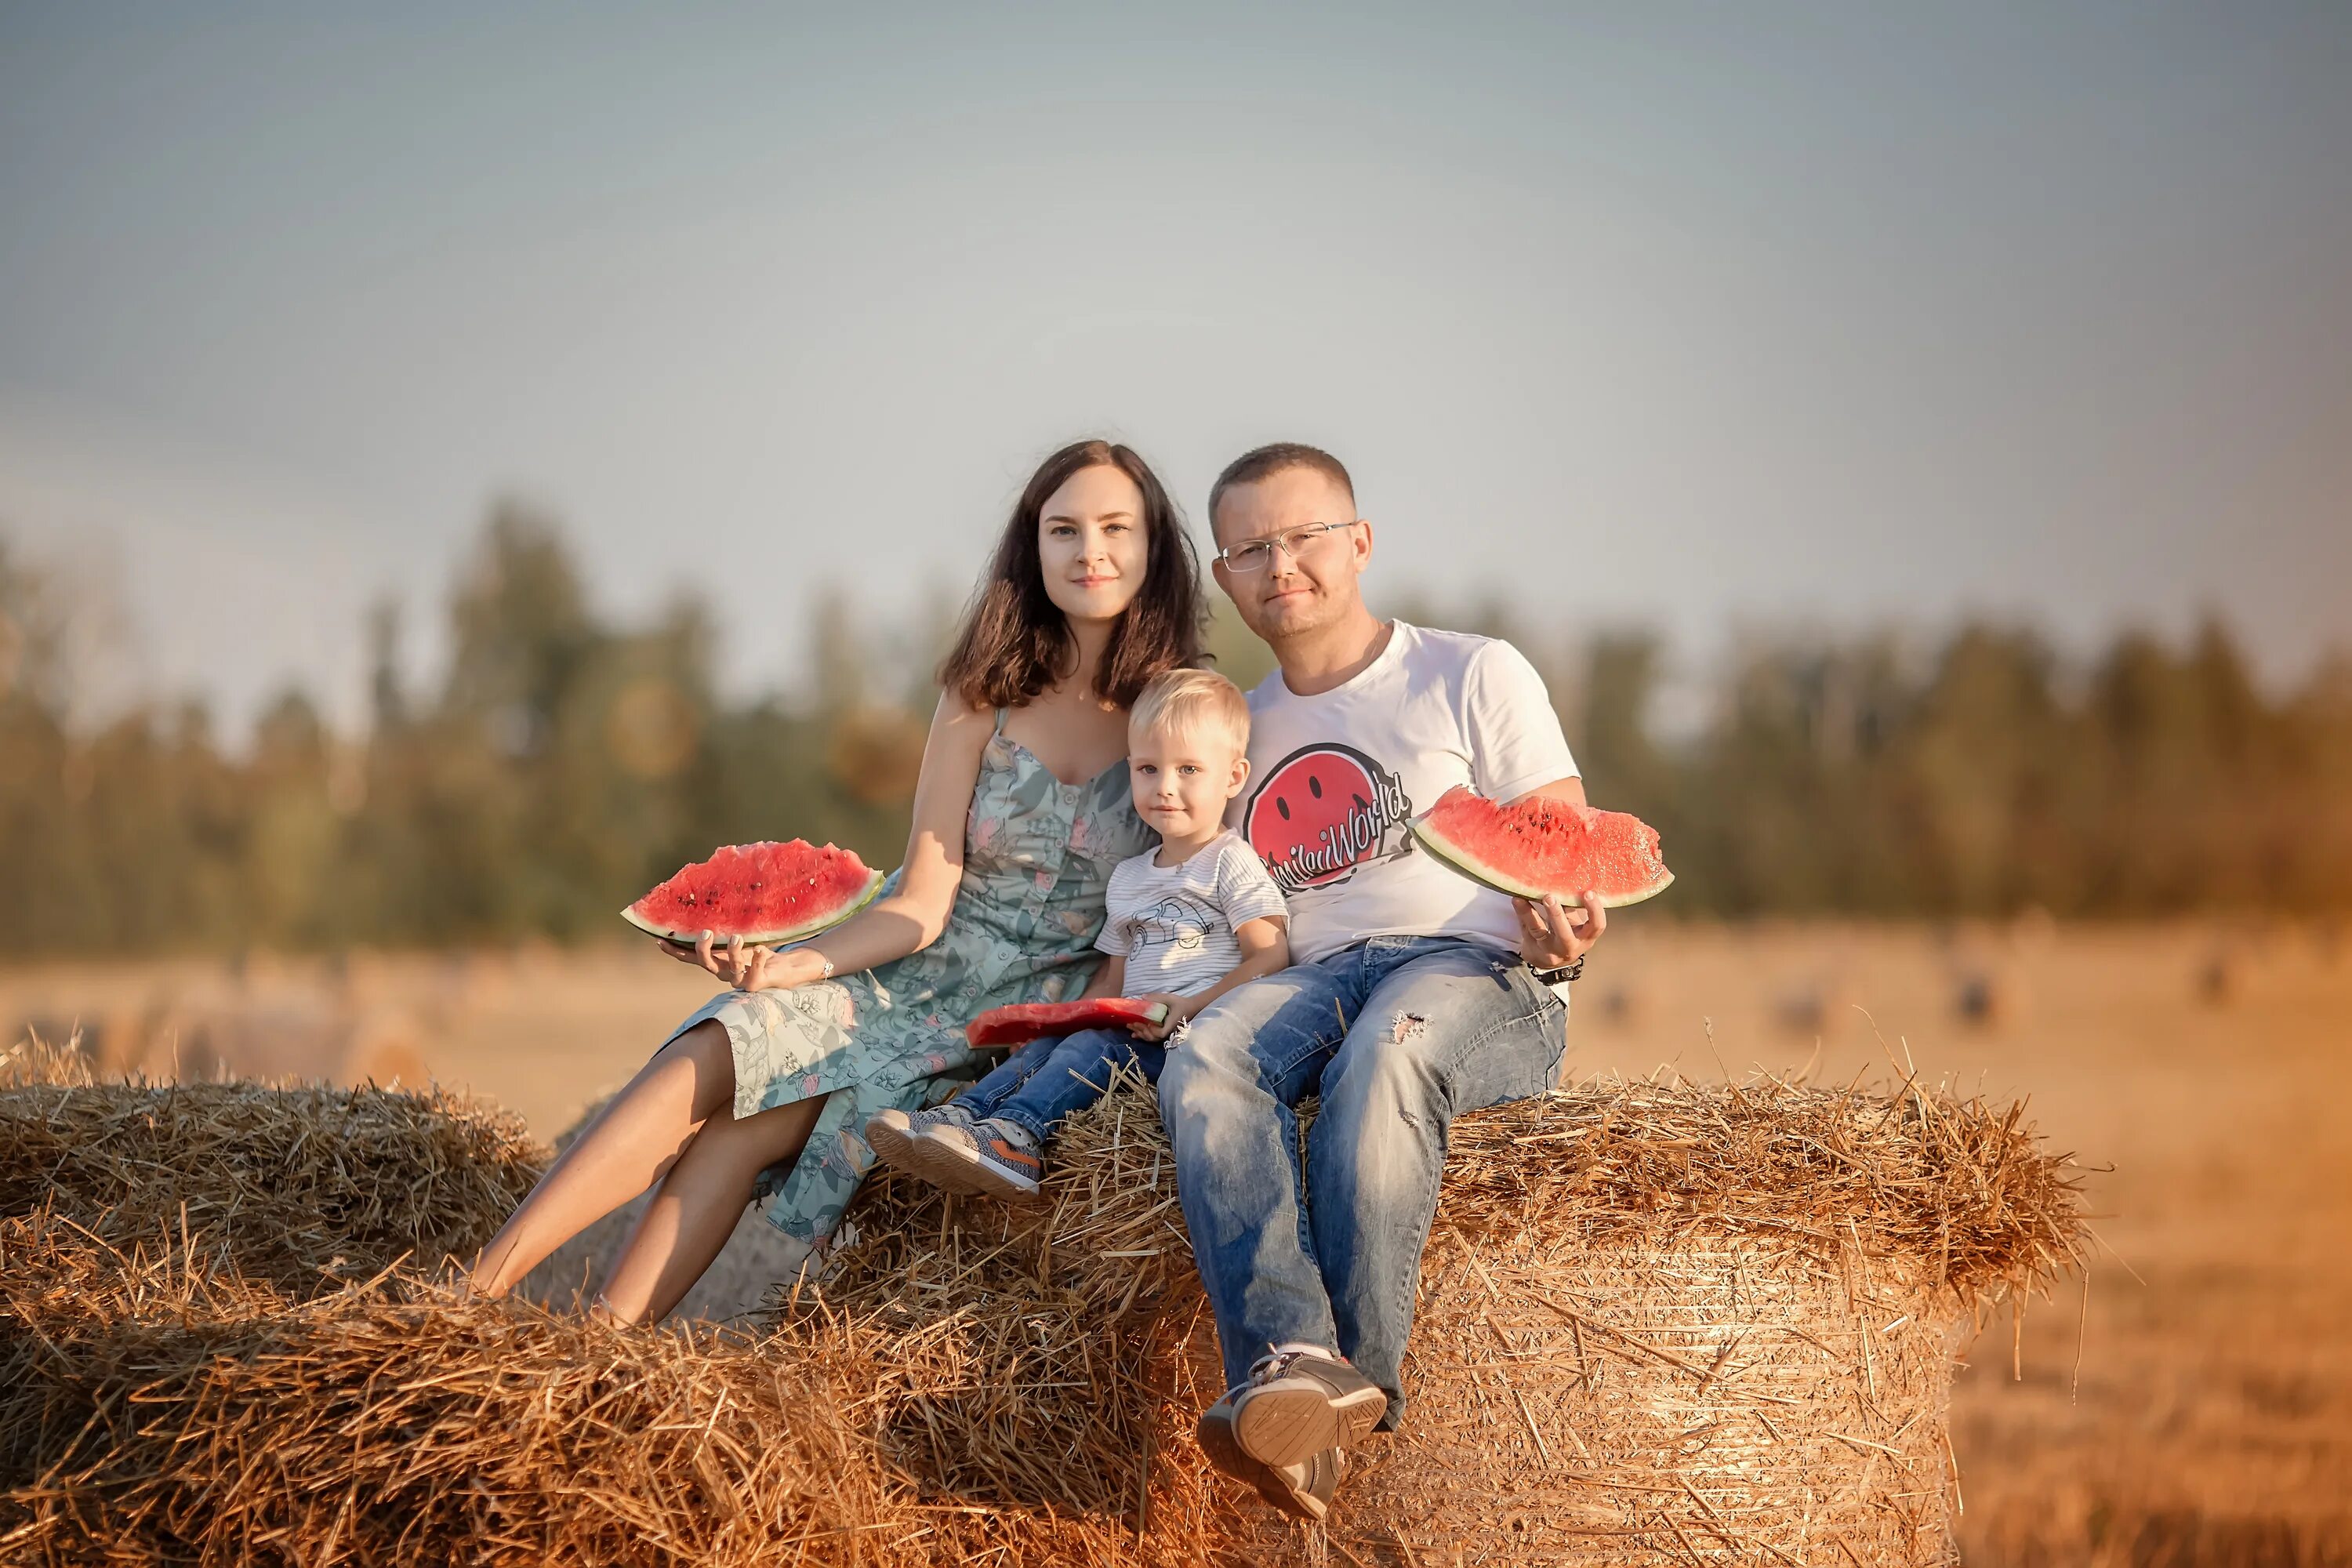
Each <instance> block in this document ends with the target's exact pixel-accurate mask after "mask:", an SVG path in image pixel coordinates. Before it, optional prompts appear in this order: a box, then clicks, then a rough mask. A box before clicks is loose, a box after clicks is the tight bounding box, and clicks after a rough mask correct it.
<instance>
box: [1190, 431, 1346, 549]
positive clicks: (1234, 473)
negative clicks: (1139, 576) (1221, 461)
mask: <svg viewBox="0 0 2352 1568" xmlns="http://www.w3.org/2000/svg"><path fill="white" fill-rule="evenodd" d="M1285 468H1312V469H1314V470H1315V471H1316V472H1317V473H1318V474H1320V475H1322V476H1323V477H1324V478H1325V479H1329V480H1330V481H1331V482H1332V483H1333V484H1335V485H1338V486H1339V488H1340V489H1343V490H1346V491H1347V492H1348V504H1349V506H1351V507H1352V506H1353V505H1355V504H1356V481H1355V480H1353V479H1349V477H1348V466H1347V465H1346V464H1345V463H1342V462H1341V461H1339V458H1335V457H1333V456H1332V455H1331V454H1330V453H1328V452H1327V451H1325V450H1324V449H1323V448H1322V447H1309V446H1307V445H1306V444H1305V443H1304V442H1300V441H1276V442H1274V443H1272V444H1271V445H1269V446H1265V447H1253V448H1252V449H1250V450H1249V451H1246V452H1244V453H1243V454H1242V455H1241V456H1240V457H1238V458H1234V460H1233V461H1232V462H1230V463H1227V464H1226V465H1225V471H1224V472H1223V473H1222V474H1219V475H1218V476H1217V482H1216V483H1215V484H1213V485H1211V486H1210V487H1209V531H1210V532H1211V533H1214V532H1215V531H1216V528H1217V503H1218V502H1219V501H1221V500H1224V499H1225V492H1226V491H1227V490H1229V489H1233V488H1234V486H1235V485H1254V484H1255V483H1257V482H1258V481H1259V480H1260V479H1272V478H1273V477H1274V476H1275V475H1276V474H1278V473H1281V472H1282V471H1283V470H1284V469H1285ZM1328 521H1333V522H1339V521H1354V520H1353V519H1346V520H1342V519H1339V518H1332V519H1330V520H1328Z"/></svg>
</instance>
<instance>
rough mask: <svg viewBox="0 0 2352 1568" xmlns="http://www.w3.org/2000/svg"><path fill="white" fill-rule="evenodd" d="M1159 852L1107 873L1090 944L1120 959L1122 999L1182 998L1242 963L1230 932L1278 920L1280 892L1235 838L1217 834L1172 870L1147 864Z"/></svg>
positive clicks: (1282, 915)
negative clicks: (1097, 928)
mask: <svg viewBox="0 0 2352 1568" xmlns="http://www.w3.org/2000/svg"><path fill="white" fill-rule="evenodd" d="M1158 854H1159V851H1157V850H1154V851H1152V852H1151V853H1150V854H1148V855H1138V856H1136V857H1135V858H1133V859H1131V860H1122V861H1120V862H1119V863H1118V865H1117V866H1114V867H1113V868H1111V873H1110V886H1109V887H1108V889H1107V890H1106V892H1105V895H1104V903H1105V905H1106V907H1107V911H1108V912H1107V918H1106V919H1105V920H1104V921H1103V929H1102V935H1101V936H1099V937H1097V939H1096V940H1095V945H1096V946H1097V947H1098V948H1100V949H1101V950H1102V951H1103V952H1108V953H1110V954H1113V955H1114V956H1116V957H1120V958H1124V959H1126V960H1127V983H1126V984H1125V986H1124V987H1123V988H1122V989H1124V990H1125V991H1126V993H1127V994H1129V995H1130V996H1142V995H1147V994H1150V993H1152V992H1155V991H1159V992H1166V993H1168V994H1171V995H1176V996H1189V995H1191V994H1192V993H1193V992H1195V991H1201V990H1205V989H1206V988H1208V987H1209V986H1212V985H1214V984H1216V983H1217V982H1218V981H1220V980H1223V978H1224V977H1225V976H1226V975H1227V974H1229V973H1232V972H1233V969H1234V965H1235V964H1237V963H1241V961H1242V948H1241V943H1240V942H1238V941H1236V940H1235V939H1234V927H1236V926H1242V925H1246V924H1248V923H1249V922H1250V921H1255V920H1266V919H1274V920H1282V919H1284V918H1285V911H1284V910H1283V903H1282V894H1281V892H1280V891H1279V890H1278V889H1276V887H1275V885H1274V879H1273V878H1272V877H1269V876H1267V875H1266V871H1265V862H1263V861H1261V860H1260V859H1259V858H1257V857H1256V856H1255V854H1253V853H1251V851H1250V847H1249V846H1248V845H1246V844H1244V843H1243V842H1242V840H1241V837H1240V836H1239V835H1237V834H1234V833H1231V832H1226V833H1221V834H1219V835H1218V836H1217V837H1215V838H1213V839H1211V840H1210V841H1209V842H1208V843H1207V844H1205V845H1203V846H1202V847H1201V848H1199V849H1198V850H1195V851H1194V852H1193V853H1192V855H1191V856H1189V857H1188V858H1185V859H1184V860H1183V861H1182V862H1181V863H1180V864H1178V865H1174V866H1160V865H1155V864H1153V861H1154V860H1155V859H1156V858H1157V857H1158Z"/></svg>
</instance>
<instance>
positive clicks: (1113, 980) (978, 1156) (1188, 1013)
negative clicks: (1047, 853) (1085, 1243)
mask: <svg viewBox="0 0 2352 1568" xmlns="http://www.w3.org/2000/svg"><path fill="white" fill-rule="evenodd" d="M1127 737H1128V739H1127V745H1128V757H1127V767H1128V777H1129V784H1130V786H1131V787H1132V789H1133V790H1134V793H1135V809H1136V810H1137V812H1138V813H1139V814H1140V815H1141V816H1142V817H1143V820H1144V822H1145V824H1146V825H1147V826H1150V827H1151V828H1152V829H1154V830H1155V831H1156V832H1158V833H1159V835H1160V848H1159V850H1158V852H1157V853H1153V854H1146V855H1138V856H1137V857H1135V858H1133V859H1131V860H1122V861H1120V862H1119V864H1118V866H1116V867H1114V868H1112V870H1111V874H1110V886H1109V889H1108V892H1107V894H1106V896H1105V903H1106V905H1107V907H1108V918H1107V919H1106V920H1105V921H1104V922H1103V929H1102V934H1101V936H1100V937H1098V938H1097V940H1096V942H1095V945H1096V946H1097V947H1098V948H1100V949H1101V950H1102V951H1103V952H1106V953H1108V955H1109V956H1108V958H1107V959H1106V960H1105V961H1104V963H1103V966H1102V968H1101V969H1100V970H1099V971H1098V972H1097V973H1096V975H1095V977H1094V980H1093V983H1092V984H1089V985H1087V989H1086V994H1087V996H1133V997H1136V998H1139V999H1140V1000H1143V1001H1149V1002H1157V1003H1160V1005H1163V1006H1165V1007H1166V1008H1167V1009H1168V1014H1167V1016H1166V1018H1165V1019H1163V1020H1162V1021H1161V1022H1160V1023H1158V1024H1134V1025H1130V1026H1127V1027H1126V1028H1121V1029H1087V1030H1082V1031H1081V1032H1079V1033H1077V1034H1075V1035H1066V1036H1064V1037H1060V1038H1058V1039H1054V1038H1047V1039H1038V1040H1032V1041H1030V1042H1029V1043H1028V1044H1027V1045H1025V1046H1023V1047H1021V1048H1020V1049H1018V1050H1016V1051H1014V1052H1013V1054H1012V1055H1011V1056H1010V1057H1007V1058H1005V1059H1004V1060H1003V1062H1002V1063H1000V1064H998V1066H997V1068H996V1070H995V1071H993V1072H992V1073H990V1074H989V1075H988V1076H987V1077H986V1078H984V1079H981V1080H980V1081H979V1082H978V1083H976V1084H974V1085H972V1087H971V1088H970V1089H966V1090H965V1091H964V1092H963V1093H962V1094H961V1096H959V1097H957V1098H956V1099H954V1100H950V1101H949V1102H948V1103H947V1104H945V1105H941V1106H939V1107H937V1108H936V1109H933V1110H922V1111H917V1112H915V1113H913V1114H911V1115H910V1114H908V1112H906V1111H903V1110H886V1111H883V1112H882V1113H881V1114H880V1115H878V1116H876V1117H874V1118H873V1119H872V1120H870V1121H867V1122H866V1142H867V1143H869V1144H871V1145H872V1146H873V1149H874V1152H875V1153H876V1155H877V1156H878V1157H879V1158H880V1159H881V1160H883V1161H884V1162H885V1163H888V1164H892V1165H897V1166H898V1167H899V1168H901V1169H902V1170H906V1171H909V1172H912V1173H914V1174H916V1175H919V1176H921V1177H922V1178H923V1179H924V1180H926V1181H929V1182H933V1183H936V1184H938V1185H940V1186H942V1187H945V1188H947V1189H948V1190H949V1191H950V1192H959V1193H985V1194H990V1195H992V1196H995V1197H1003V1198H1017V1197H1026V1196H1029V1195H1031V1194H1034V1193H1035V1192H1036V1191H1037V1179H1038V1177H1039V1176H1040V1175H1042V1174H1043V1173H1044V1172H1045V1162H1044V1160H1043V1158H1042V1157H1041V1151H1042V1150H1043V1148H1044V1146H1045V1140H1046V1139H1047V1138H1049V1137H1051V1136H1052V1135H1053V1131H1054V1129H1055V1126H1056V1125H1058V1124H1059V1123H1060V1121H1061V1120H1062V1118H1064V1117H1065V1116H1067V1115H1068V1114H1069V1113H1070V1112H1071V1111H1073V1110H1078V1109H1079V1108H1081V1107H1083V1106H1087V1105H1091V1104H1093V1103H1094V1102H1095V1101H1096V1100H1099V1099H1100V1098H1102V1095H1103V1091H1104V1090H1105V1089H1108V1087H1109V1084H1110V1077H1111V1073H1112V1071H1113V1070H1114V1069H1115V1068H1118V1066H1119V1065H1121V1064H1122V1063H1133V1064H1135V1065H1137V1066H1138V1067H1139V1068H1142V1070H1143V1074H1144V1076H1145V1077H1146V1078H1149V1079H1151V1080H1152V1081H1154V1082H1155V1083H1156V1082H1158V1081H1159V1079H1160V1067H1161V1066H1162V1064H1163V1063H1164V1062H1165V1061H1166V1060H1167V1055H1166V1050H1165V1049H1164V1048H1163V1047H1161V1046H1160V1042H1161V1041H1163V1040H1167V1039H1169V1037H1171V1035H1174V1034H1175V1033H1176V1032H1177V1031H1179V1030H1180V1029H1181V1028H1182V1027H1183V1026H1184V1025H1185V1024H1186V1023H1188V1022H1190V1021H1191V1019H1192V1016H1193V1015H1194V1014H1195V1013H1198V1012H1199V1011H1200V1010H1201V1009H1202V1008H1203V1007H1205V1006H1207V1005H1209V1004H1210V1003H1211V1002H1212V1001H1213V1000H1214V999H1215V998H1217V997H1219V996H1222V995H1223V994H1225V993H1226V992H1228V991H1230V990H1232V989H1233V988H1234V986H1236V985H1239V984H1242V983H1243V982H1244V981H1245V980H1255V979H1256V978H1257V977H1258V976H1259V975H1261V974H1271V973H1274V972H1275V971H1276V970H1277V969H1283V968H1286V967H1288V965H1289V963H1290V943H1289V941H1288V938H1287V936H1286V925H1287V923H1288V921H1287V918H1286V915H1285V914H1284V911H1283V904H1282V894H1281V893H1280V892H1279V891H1278V890H1277V889H1276V888H1275V885H1274V879H1272V878H1270V877H1268V876H1267V875H1266V872H1265V865H1264V864H1263V863H1262V862H1261V861H1260V860H1259V859H1258V858H1257V857H1256V856H1255V855H1254V854H1252V853H1251V852H1250V848H1249V847H1248V846H1247V845H1246V844H1244V843H1243V842H1242V840H1241V839H1240V837H1238V836H1236V835H1234V834H1233V833H1231V832H1228V831H1227V830H1226V829H1225V827H1224V826H1223V824H1224V816H1225V805H1226V803H1227V802H1228V801H1230V800H1232V799H1233V798H1234V796H1235V795H1239V794H1240V793H1241V791H1242V786H1243V784H1244V783H1245V782H1246V781H1247V780H1248V777H1249V762H1248V759H1247V758H1246V756H1245V755H1244V752H1246V751H1247V749H1248V746H1249V703H1248V701H1247V700H1245V699H1244V697H1243V696H1242V694H1241V691H1240V690H1239V689H1238V688H1236V687H1235V686H1234V683H1233V682H1232V681H1230V680H1227V679H1225V678H1224V677H1223V676H1222V675H1218V674H1215V673H1213V671H1210V670H1205V669H1176V670H1171V671H1169V672H1168V673H1167V674H1165V675H1162V676H1160V678H1159V679H1156V680H1154V681H1152V682H1151V684H1150V685H1149V686H1147V687H1145V688H1144V689H1143V694H1142V695H1141V696H1140V697H1139V698H1137V699H1136V702H1135V709H1134V711H1133V712H1132V713H1131V714H1129V718H1128V725H1127ZM1136 1040H1141V1041H1143V1042H1145V1044H1144V1045H1143V1046H1142V1047H1141V1048H1140V1049H1139V1048H1138V1047H1137V1046H1136V1044H1135V1041H1136ZM1173 1043H1174V1044H1175V1045H1177V1046H1181V1043H1182V1042H1181V1040H1178V1041H1175V1042H1173Z"/></svg>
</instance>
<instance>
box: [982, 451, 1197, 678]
mask: <svg viewBox="0 0 2352 1568" xmlns="http://www.w3.org/2000/svg"><path fill="white" fill-rule="evenodd" d="M1098 467H1101V468H1117V469H1118V471H1119V472H1120V473H1123V474H1125V475H1126V476H1127V477H1128V478H1129V479H1133V480H1134V481H1135V488H1136V489H1139V490H1140V491H1142V492H1143V519H1142V521H1143V539H1144V545H1145V548H1146V552H1147V564H1146V565H1145V567H1144V573H1143V586H1142V588H1141V589H1140V590H1139V591H1138V593H1137V594H1136V595H1135V597H1134V599H1133V600H1132V601H1130V602H1129V605H1128V606H1127V608H1126V610H1125V611H1124V612H1122V613H1121V614H1120V616H1119V617H1118V623H1117V624H1116V625H1115V626H1112V627H1111V633H1110V641H1109V643H1108V645H1107V646H1106V647H1104V649H1103V656H1102V665H1101V668H1098V669H1097V670H1096V671H1095V691H1096V693H1097V695H1099V696H1100V697H1102V698H1103V699H1104V700H1106V701H1109V702H1115V703H1117V704H1118V706H1120V707H1121V708H1131V707H1133V706H1134V705H1135V699H1136V697H1137V695H1138V694H1139V693H1140V692H1141V691H1142V690H1143V688H1144V685H1145V683H1146V682H1148V681H1149V680H1150V679H1151V678H1152V677H1153V676H1155V675H1158V674H1159V673H1160V671H1161V670H1164V669H1173V668H1177V667H1178V666H1180V665H1192V664H1197V663H1199V662H1200V659H1201V623H1202V619H1203V618H1204V617H1205V616H1206V614H1207V607H1206V606H1205V605H1202V602H1201V567H1200V563H1199V561H1198V559H1197V558H1196V557H1195V556H1194V555H1193V553H1192V539H1191V538H1190V537H1189V536H1188V535H1187V534H1186V533H1185V531H1184V521H1183V519H1182V518H1181V516H1179V515H1178V513H1177V510H1176V503H1175V502H1174V501H1172V500H1169V499H1168V491H1167V489H1166V487H1164V486H1162V485H1161V484H1160V476H1159V475H1157V474H1155V473H1153V472H1152V471H1151V467H1150V464H1148V463H1146V462H1145V461H1144V460H1143V459H1142V458H1139V457H1138V456H1136V454H1135V452H1134V450H1133V449H1132V448H1130V447H1124V446H1121V445H1119V444H1118V442H1115V441H1075V442H1072V443H1071V444H1070V445H1069V446H1066V447H1063V448H1062V449H1061V450H1060V451H1058V452H1056V453H1055V454H1054V455H1053V456H1052V457H1050V458H1046V459H1045V461H1044V462H1043V463H1041V464H1039V465H1038V467H1037V471H1036V472H1035V473H1034V474H1033V475H1031V476H1030V479H1029V483H1028V484H1027V485H1026V486H1025V487H1024V488H1023V489H1022V491H1021V499H1020V500H1019V501H1017V502H1015V503H1014V505H1013V516H1012V517H1011V519H1010V520H1008V521H1006V523H1005V525H1004V536H1003V538H1002V539H1000V540H998V541H997V543H996V556H995V559H994V560H993V561H992V562H991V563H989V568H988V575H987V576H986V577H985V578H983V579H982V582H981V584H980V589H979V591H978V592H977V593H975V594H974V595H972V601H971V608H970V609H969V610H968V611H966V612H965V615H964V620H963V628H962V630H961V631H960V632H959V633H957V635H956V640H955V647H954V649H953V651H951V652H950V654H949V655H948V657H947V659H946V662H944V663H943V664H941V665H940V685H941V686H944V687H946V688H947V689H949V690H950V691H953V692H955V693H956V694H957V695H959V696H961V698H962V699H963V700H965V701H966V702H968V703H970V704H971V706H972V707H974V708H1018V707H1019V706H1021V705H1022V704H1023V703H1024V702H1026V701H1028V700H1030V699H1031V698H1033V697H1035V696H1036V695H1038V694H1039V693H1040V692H1042V691H1045V690H1046V689H1048V688H1050V687H1051V686H1052V685H1053V684H1054V683H1055V681H1056V680H1058V679H1061V678H1062V676H1063V674H1064V673H1065V672H1066V670H1067V668H1069V663H1070V658H1071V656H1072V654H1073V652H1074V651H1075V650H1074V647H1073V645H1072V642H1071V638H1070V623H1069V621H1068V619H1067V618H1066V616H1064V615H1063V614H1062V611H1061V609H1060V607H1059V606H1058V605H1055V603H1054V601H1053V600H1052V599H1051V598H1050V597H1048V596H1047V595H1046V593H1045V563H1044V562H1043V561H1042V560H1041V559H1040V557H1039V555H1038V552H1037V521H1038V516H1039V514H1040V513H1042V512H1043V511H1044V510H1045V503H1046V501H1048V500H1051V499H1053V495H1054V492H1055V490H1057V489H1061V488H1062V486H1063V485H1064V484H1065V483H1066V482H1067V481H1068V479H1069V478H1070V476H1071V475H1073V474H1076V473H1077V472H1079V471H1081V470H1082V469H1086V468H1098Z"/></svg>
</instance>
